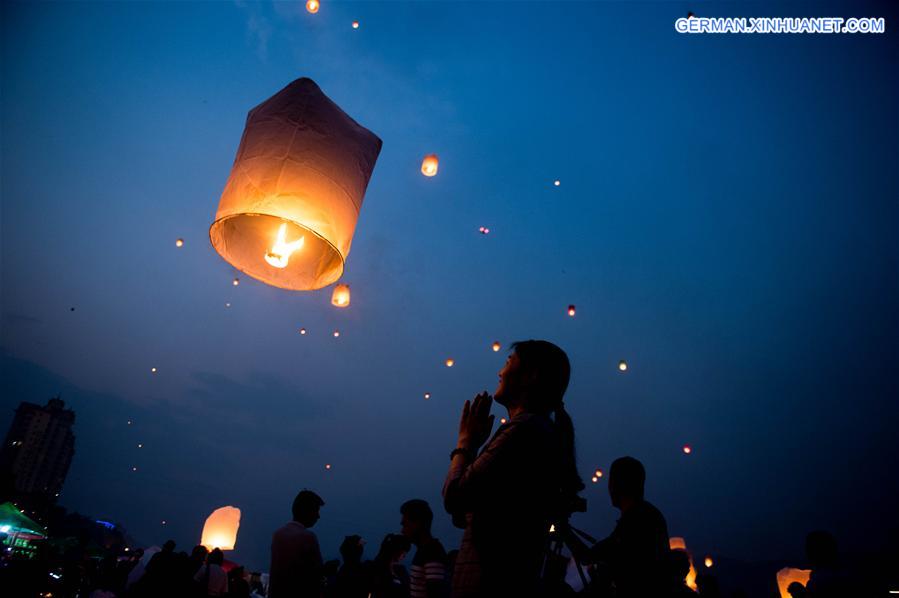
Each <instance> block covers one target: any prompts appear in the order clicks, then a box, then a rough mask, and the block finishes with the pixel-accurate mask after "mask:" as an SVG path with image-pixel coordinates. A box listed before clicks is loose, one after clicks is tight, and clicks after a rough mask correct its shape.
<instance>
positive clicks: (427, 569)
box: [400, 498, 448, 598]
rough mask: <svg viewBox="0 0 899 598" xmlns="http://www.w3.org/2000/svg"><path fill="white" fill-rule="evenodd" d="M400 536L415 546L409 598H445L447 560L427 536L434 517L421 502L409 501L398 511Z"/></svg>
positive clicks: (427, 506)
mask: <svg viewBox="0 0 899 598" xmlns="http://www.w3.org/2000/svg"><path fill="white" fill-rule="evenodd" d="M400 514H401V515H402V519H401V520H400V527H401V529H402V534H403V535H404V536H405V537H406V538H408V539H409V541H410V542H412V544H414V545H415V556H414V557H412V569H411V571H410V574H409V595H410V597H411V598H445V596H446V595H447V593H448V592H447V590H448V586H447V584H446V568H447V558H446V551H445V550H444V549H443V544H441V543H440V540H438V539H437V538H435V537H434V536H432V535H431V522H432V521H433V520H434V513H433V512H432V511H431V507H430V505H428V503H427V502H425V501H423V500H421V499H416V498H414V499H412V500H408V501H406V502H405V503H403V506H402V507H400Z"/></svg>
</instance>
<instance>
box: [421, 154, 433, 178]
mask: <svg viewBox="0 0 899 598" xmlns="http://www.w3.org/2000/svg"><path fill="white" fill-rule="evenodd" d="M421 173H422V174H423V175H425V176H434V175H435V174H437V154H428V155H427V156H425V159H424V160H422V161H421Z"/></svg>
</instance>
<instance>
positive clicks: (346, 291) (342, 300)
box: [331, 284, 350, 307]
mask: <svg viewBox="0 0 899 598" xmlns="http://www.w3.org/2000/svg"><path fill="white" fill-rule="evenodd" d="M331 305H333V306H335V307H349V305H350V287H349V285H345V284H339V285H337V286H336V287H334V293H332V294H331Z"/></svg>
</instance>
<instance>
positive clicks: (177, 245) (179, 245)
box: [175, 239, 184, 247]
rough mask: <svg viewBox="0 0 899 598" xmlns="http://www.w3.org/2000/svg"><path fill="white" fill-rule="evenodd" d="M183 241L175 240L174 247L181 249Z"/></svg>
mask: <svg viewBox="0 0 899 598" xmlns="http://www.w3.org/2000/svg"><path fill="white" fill-rule="evenodd" d="M183 246H184V239H175V247H183Z"/></svg>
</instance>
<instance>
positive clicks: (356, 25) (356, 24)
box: [353, 21, 359, 29]
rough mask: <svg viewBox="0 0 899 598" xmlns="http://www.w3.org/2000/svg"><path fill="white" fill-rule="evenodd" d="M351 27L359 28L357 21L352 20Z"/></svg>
mask: <svg viewBox="0 0 899 598" xmlns="http://www.w3.org/2000/svg"><path fill="white" fill-rule="evenodd" d="M353 29H359V21H353Z"/></svg>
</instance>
